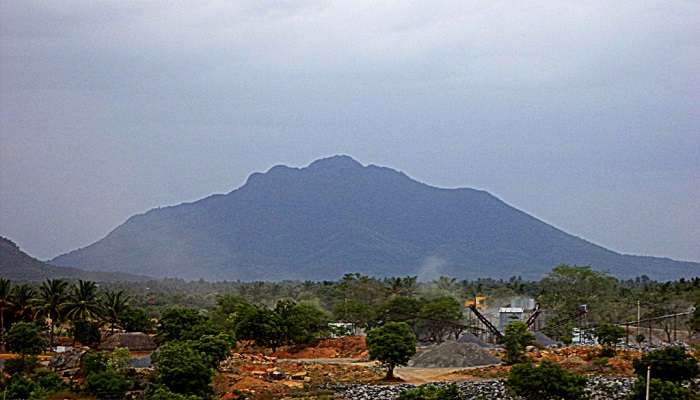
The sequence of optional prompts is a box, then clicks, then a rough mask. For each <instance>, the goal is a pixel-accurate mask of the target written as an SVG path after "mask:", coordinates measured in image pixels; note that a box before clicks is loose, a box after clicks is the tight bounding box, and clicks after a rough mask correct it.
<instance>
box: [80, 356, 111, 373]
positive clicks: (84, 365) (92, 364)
mask: <svg viewBox="0 0 700 400" xmlns="http://www.w3.org/2000/svg"><path fill="white" fill-rule="evenodd" d="M108 366H109V359H108V357H107V354H105V353H101V352H99V351H94V350H90V351H87V352H85V354H83V355H82V357H80V372H81V373H82V375H83V376H88V375H90V374H91V373H94V372H102V371H106V370H107V368H108Z"/></svg>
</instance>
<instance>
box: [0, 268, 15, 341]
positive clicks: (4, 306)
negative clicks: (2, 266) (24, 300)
mask: <svg viewBox="0 0 700 400" xmlns="http://www.w3.org/2000/svg"><path fill="white" fill-rule="evenodd" d="M11 294H12V283H11V282H10V280H9V279H5V278H0V338H1V337H4V334H5V311H7V310H9V309H10V308H12V295H11Z"/></svg>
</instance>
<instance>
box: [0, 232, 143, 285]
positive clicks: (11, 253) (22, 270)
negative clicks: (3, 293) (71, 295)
mask: <svg viewBox="0 0 700 400" xmlns="http://www.w3.org/2000/svg"><path fill="white" fill-rule="evenodd" d="M0 276H2V277H3V278H7V279H11V280H14V281H28V282H37V281H43V280H46V279H57V278H63V279H84V280H93V281H98V282H117V281H140V280H144V279H150V278H148V277H145V276H139V275H132V274H127V273H121V272H96V271H84V270H81V269H78V268H71V267H56V266H52V265H47V264H45V263H43V262H42V261H39V260H37V259H36V258H34V257H32V256H30V255H29V254H27V253H25V252H24V251H22V249H20V247H19V245H17V244H16V243H15V242H13V241H12V240H10V239H8V238H5V237H2V236H0Z"/></svg>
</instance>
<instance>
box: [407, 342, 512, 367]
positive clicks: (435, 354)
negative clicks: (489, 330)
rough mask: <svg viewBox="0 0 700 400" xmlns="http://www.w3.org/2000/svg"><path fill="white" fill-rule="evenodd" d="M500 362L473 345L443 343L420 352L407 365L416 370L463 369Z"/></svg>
mask: <svg viewBox="0 0 700 400" xmlns="http://www.w3.org/2000/svg"><path fill="white" fill-rule="evenodd" d="M500 362H501V360H499V359H498V358H496V357H494V356H493V355H491V353H489V352H488V351H486V350H484V349H483V348H481V347H479V346H478V345H476V344H474V343H457V342H445V343H442V344H439V345H436V346H434V347H431V348H428V349H426V350H424V351H422V352H420V353H419V354H417V355H416V356H415V357H413V358H412V359H411V361H409V362H408V365H409V366H410V367H417V368H464V367H474V366H478V365H491V364H498V363H500Z"/></svg>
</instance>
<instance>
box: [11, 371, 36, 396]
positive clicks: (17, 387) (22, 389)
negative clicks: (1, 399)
mask: <svg viewBox="0 0 700 400" xmlns="http://www.w3.org/2000/svg"><path fill="white" fill-rule="evenodd" d="M36 389H39V385H37V384H36V383H34V382H32V381H31V380H29V378H27V377H26V376H24V375H21V374H15V375H13V376H12V378H10V381H9V382H8V384H7V388H6V389H5V398H7V399H8V400H10V399H12V400H15V399H17V400H25V399H28V398H29V397H30V396H31V394H32V392H33V391H35V390H36Z"/></svg>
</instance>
